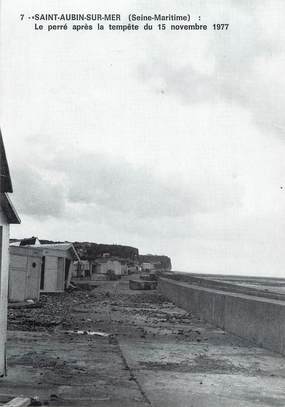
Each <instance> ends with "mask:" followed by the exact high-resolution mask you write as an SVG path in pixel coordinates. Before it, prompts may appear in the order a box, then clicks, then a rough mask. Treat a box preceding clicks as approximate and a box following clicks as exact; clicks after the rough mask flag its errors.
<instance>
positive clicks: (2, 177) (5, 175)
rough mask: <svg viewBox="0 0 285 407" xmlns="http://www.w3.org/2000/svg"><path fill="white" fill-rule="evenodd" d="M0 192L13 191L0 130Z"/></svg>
mask: <svg viewBox="0 0 285 407" xmlns="http://www.w3.org/2000/svg"><path fill="white" fill-rule="evenodd" d="M0 192H13V187H12V181H11V176H10V171H9V166H8V161H7V157H6V153H5V147H4V143H3V139H2V134H1V130H0Z"/></svg>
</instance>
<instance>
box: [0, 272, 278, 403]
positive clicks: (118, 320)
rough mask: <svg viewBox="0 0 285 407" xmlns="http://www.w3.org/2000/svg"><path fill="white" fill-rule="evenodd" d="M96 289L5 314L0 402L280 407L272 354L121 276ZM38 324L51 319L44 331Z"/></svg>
mask: <svg viewBox="0 0 285 407" xmlns="http://www.w3.org/2000/svg"><path fill="white" fill-rule="evenodd" d="M96 285H97V287H94V288H93V289H92V290H85V291H84V290H79V291H76V292H74V293H70V294H67V293H66V294H64V295H58V296H47V297H46V300H45V302H44V303H43V308H42V309H39V310H37V309H35V310H34V314H32V313H31V310H27V311H26V312H25V310H19V311H17V310H11V312H10V316H9V327H10V332H9V342H8V377H7V378H5V379H2V380H1V381H0V394H1V395H2V396H3V395H5V394H6V395H13V396H16V395H26V396H31V395H38V396H39V397H40V399H41V400H42V401H46V402H48V403H49V405H50V406H57V407H63V406H69V407H72V406H73V407H79V406H80V407H83V406H88V407H89V406H90V407H91V406H92V407H94V406H99V407H100V406H102V407H104V406H108V407H112V406H114V407H121V406H129V407H135V406H137V407H140V406H141V407H147V406H152V407H162V406H163V407H257V406H260V407H272V406H276V407H283V406H284V405H285V359H284V358H283V357H282V356H280V355H279V354H277V353H273V352H270V351H268V350H265V349H262V348H258V347H256V346H254V345H253V344H251V343H250V342H248V341H246V340H244V339H241V338H239V337H237V336H234V335H231V334H229V333H226V332H225V331H223V330H222V329H220V328H216V327H214V326H213V325H211V324H208V323H205V322H203V321H202V320H201V319H200V318H199V317H197V316H195V314H193V313H192V311H191V310H189V311H190V312H188V311H185V310H183V309H182V308H179V307H177V306H175V305H174V304H173V303H171V302H169V301H167V300H166V299H165V298H164V297H163V296H162V295H161V294H159V293H158V292H156V291H147V292H142V291H140V292H139V291H132V290H129V288H128V281H127V280H126V279H122V280H121V281H119V282H98V283H97V282H96ZM49 313H50V317H49V316H48V315H49ZM55 314H56V315H55ZM47 316H48V317H47ZM46 317H47V321H49V322H50V321H51V320H55V318H57V320H58V321H61V322H60V324H59V325H56V326H54V327H49V328H48V329H45V328H44V326H43V322H44V321H46ZM31 321H34V323H33V324H32V323H31ZM28 323H29V325H27V324H28ZM73 330H88V331H90V330H91V331H100V332H104V333H107V334H110V336H106V337H105V336H96V335H94V336H89V335H88V334H85V335H79V334H76V332H74V333H72V332H70V331H73Z"/></svg>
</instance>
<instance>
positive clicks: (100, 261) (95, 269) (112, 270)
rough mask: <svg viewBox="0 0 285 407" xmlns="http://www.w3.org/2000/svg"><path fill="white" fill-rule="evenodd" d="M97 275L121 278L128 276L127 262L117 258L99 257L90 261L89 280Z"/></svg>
mask: <svg viewBox="0 0 285 407" xmlns="http://www.w3.org/2000/svg"><path fill="white" fill-rule="evenodd" d="M98 274H106V275H108V274H113V275H115V276H122V275H127V274H128V266H127V262H126V261H124V260H121V259H118V258H110V257H107V256H106V257H99V258H97V259H95V260H93V261H92V268H91V279H94V280H95V279H96V275H98Z"/></svg>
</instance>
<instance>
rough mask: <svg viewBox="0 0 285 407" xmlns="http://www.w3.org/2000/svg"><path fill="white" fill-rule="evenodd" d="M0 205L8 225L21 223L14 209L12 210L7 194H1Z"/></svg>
mask: <svg viewBox="0 0 285 407" xmlns="http://www.w3.org/2000/svg"><path fill="white" fill-rule="evenodd" d="M0 205H1V208H2V209H3V211H4V213H5V215H6V217H7V220H8V223H10V224H11V223H12V224H19V223H21V220H20V218H19V216H18V214H17V212H16V209H15V208H14V206H13V204H12V202H11V200H10V198H9V196H8V195H7V194H5V193H4V194H1V196H0Z"/></svg>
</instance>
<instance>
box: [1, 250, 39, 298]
mask: <svg viewBox="0 0 285 407" xmlns="http://www.w3.org/2000/svg"><path fill="white" fill-rule="evenodd" d="M9 251H10V266H9V301H10V302H16V301H25V300H28V299H32V300H38V299H39V297H40V278H41V265H42V256H41V253H38V252H37V251H35V250H34V249H33V248H31V247H25V246H19V247H14V246H10V250H9Z"/></svg>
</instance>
